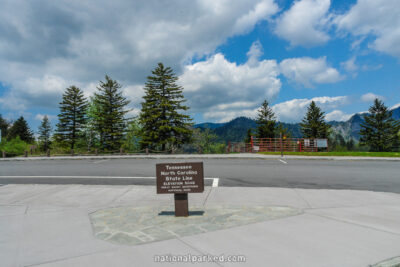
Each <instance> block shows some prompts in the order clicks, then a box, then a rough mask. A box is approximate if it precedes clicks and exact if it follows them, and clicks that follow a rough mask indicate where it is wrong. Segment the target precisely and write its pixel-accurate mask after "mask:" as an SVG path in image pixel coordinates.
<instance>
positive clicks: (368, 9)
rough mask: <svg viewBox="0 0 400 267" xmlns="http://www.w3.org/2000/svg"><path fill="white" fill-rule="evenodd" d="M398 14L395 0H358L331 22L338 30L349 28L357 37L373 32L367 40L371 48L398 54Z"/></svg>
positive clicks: (360, 38) (399, 56) (399, 9)
mask: <svg viewBox="0 0 400 267" xmlns="http://www.w3.org/2000/svg"><path fill="white" fill-rule="evenodd" d="M399 14H400V5H399V1H398V0H359V1H357V3H356V4H355V5H354V6H353V7H352V8H351V9H350V10H349V11H348V12H346V13H345V14H343V15H339V16H337V17H336V18H335V20H334V22H335V24H336V25H337V27H338V30H339V31H343V32H344V33H347V32H350V33H351V34H352V35H354V36H356V37H357V38H359V39H358V40H360V41H363V40H364V39H365V38H366V37H367V36H369V35H372V36H374V37H375V39H374V41H372V42H371V43H370V44H369V46H370V47H371V48H373V49H375V50H377V51H380V52H384V53H387V54H389V55H392V56H395V57H397V58H400V46H399V45H398V44H399V43H400V16H399ZM356 43H357V41H356Z"/></svg>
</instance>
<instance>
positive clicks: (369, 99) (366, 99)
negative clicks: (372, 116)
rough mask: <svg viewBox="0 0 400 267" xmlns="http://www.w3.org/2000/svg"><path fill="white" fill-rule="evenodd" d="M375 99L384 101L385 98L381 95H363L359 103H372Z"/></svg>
mask: <svg viewBox="0 0 400 267" xmlns="http://www.w3.org/2000/svg"><path fill="white" fill-rule="evenodd" d="M375 98H378V99H380V100H385V97H383V96H381V95H376V94H374V93H366V94H363V95H362V96H361V101H363V102H372V101H374V100H375Z"/></svg>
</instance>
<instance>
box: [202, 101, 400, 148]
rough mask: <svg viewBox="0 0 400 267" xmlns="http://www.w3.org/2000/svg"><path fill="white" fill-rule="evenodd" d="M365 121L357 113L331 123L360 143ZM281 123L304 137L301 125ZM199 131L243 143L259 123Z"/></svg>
mask: <svg viewBox="0 0 400 267" xmlns="http://www.w3.org/2000/svg"><path fill="white" fill-rule="evenodd" d="M392 111H393V118H394V119H396V120H399V119H400V107H397V108H395V109H393V110H392ZM363 121H364V119H363V113H356V114H354V115H353V116H351V118H350V119H348V120H347V121H329V122H328V124H330V125H331V126H332V128H333V130H334V131H335V132H337V133H340V134H341V135H342V136H343V137H344V138H345V139H346V140H349V139H350V138H353V139H355V140H356V141H358V140H359V139H360V135H359V132H360V128H361V126H360V125H361V123H362V122H363ZM277 123H281V124H282V126H283V127H285V128H286V129H288V131H289V132H290V133H291V135H292V137H294V138H300V137H302V134H301V131H300V123H284V122H277ZM194 127H195V128H199V129H202V130H204V129H207V128H208V129H210V130H211V131H212V132H214V133H215V134H216V135H217V136H218V141H220V142H228V141H231V142H241V141H243V140H244V139H245V138H246V134H247V130H248V129H254V130H255V129H256V128H257V123H256V121H255V120H253V119H250V118H246V117H238V118H236V119H233V120H231V121H230V122H225V123H212V122H206V123H200V124H196V125H195V126H194Z"/></svg>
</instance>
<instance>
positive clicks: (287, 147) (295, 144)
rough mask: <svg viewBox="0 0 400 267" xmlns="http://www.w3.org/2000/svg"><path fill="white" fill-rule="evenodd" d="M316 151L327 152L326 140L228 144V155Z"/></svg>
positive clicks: (278, 140)
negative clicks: (322, 150)
mask: <svg viewBox="0 0 400 267" xmlns="http://www.w3.org/2000/svg"><path fill="white" fill-rule="evenodd" d="M318 149H320V150H321V149H326V150H328V141H327V139H310V138H255V137H252V138H251V141H250V143H244V142H232V143H231V142H229V143H228V148H227V152H228V153H254V152H282V151H292V152H317V151H318Z"/></svg>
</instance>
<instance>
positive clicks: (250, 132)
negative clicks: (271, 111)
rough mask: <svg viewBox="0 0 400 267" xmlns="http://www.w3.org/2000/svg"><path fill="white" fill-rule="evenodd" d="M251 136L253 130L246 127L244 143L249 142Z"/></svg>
mask: <svg viewBox="0 0 400 267" xmlns="http://www.w3.org/2000/svg"><path fill="white" fill-rule="evenodd" d="M252 136H253V131H252V129H251V128H249V129H247V132H246V138H245V139H244V142H245V143H251V137H252Z"/></svg>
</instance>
